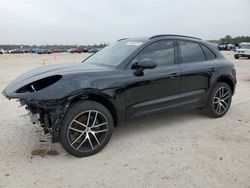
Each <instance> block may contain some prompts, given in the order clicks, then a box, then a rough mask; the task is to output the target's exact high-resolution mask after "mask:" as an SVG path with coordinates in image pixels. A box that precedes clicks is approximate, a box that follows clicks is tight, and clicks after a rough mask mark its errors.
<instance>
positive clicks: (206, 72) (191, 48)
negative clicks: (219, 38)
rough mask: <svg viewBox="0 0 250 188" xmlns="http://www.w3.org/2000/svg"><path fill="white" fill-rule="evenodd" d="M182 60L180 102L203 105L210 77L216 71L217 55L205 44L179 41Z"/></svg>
mask: <svg viewBox="0 0 250 188" xmlns="http://www.w3.org/2000/svg"><path fill="white" fill-rule="evenodd" d="M178 44H179V45H178V52H179V53H178V54H179V62H180V70H181V75H180V103H183V104H185V105H186V106H187V107H188V104H190V106H192V107H193V106H195V107H199V106H202V105H203V104H204V102H205V99H206V93H207V91H208V88H209V83H210V78H211V76H212V74H213V73H214V72H215V71H216V65H217V64H216V59H215V55H214V54H213V53H212V51H210V50H209V49H208V48H207V47H206V46H204V45H203V44H199V43H197V42H193V41H185V40H179V41H178Z"/></svg>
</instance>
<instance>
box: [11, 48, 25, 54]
mask: <svg viewBox="0 0 250 188" xmlns="http://www.w3.org/2000/svg"><path fill="white" fill-rule="evenodd" d="M9 53H10V54H22V53H23V51H22V50H21V49H14V50H9Z"/></svg>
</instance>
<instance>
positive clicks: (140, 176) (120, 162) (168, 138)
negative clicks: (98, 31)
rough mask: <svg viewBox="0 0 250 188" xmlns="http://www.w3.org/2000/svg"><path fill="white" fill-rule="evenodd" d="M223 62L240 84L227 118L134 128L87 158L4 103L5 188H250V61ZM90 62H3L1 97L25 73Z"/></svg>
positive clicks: (118, 132) (181, 117)
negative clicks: (232, 68)
mask: <svg viewBox="0 0 250 188" xmlns="http://www.w3.org/2000/svg"><path fill="white" fill-rule="evenodd" d="M224 55H225V56H226V57H227V58H229V59H231V60H232V61H233V62H234V63H235V66H236V69H237V76H238V85H237V89H236V94H235V95H234V97H233V102H232V106H231V109H230V110H229V112H228V114H227V115H226V116H225V117H223V118H220V119H211V118H208V117H206V116H203V115H201V114H200V113H199V112H197V111H190V112H184V113H179V114H174V115H173V114H171V115H170V114H159V115H156V116H154V117H151V118H144V119H138V120H134V121H131V122H129V123H127V124H126V125H124V126H120V127H118V128H116V129H115V131H114V135H113V137H112V138H111V141H110V143H109V144H108V145H107V147H106V148H105V149H104V150H103V151H102V152H100V153H98V154H96V155H94V156H92V157H88V158H81V159H79V158H74V157H72V156H70V155H68V154H66V152H64V150H63V149H62V147H61V146H60V145H59V144H51V143H50V139H49V137H48V136H47V137H45V136H43V134H42V132H40V130H41V128H40V127H39V126H34V125H32V124H31V123H29V121H28V118H25V117H22V116H21V115H23V114H25V113H26V111H25V110H24V109H23V108H18V106H19V104H18V103H17V102H16V101H8V100H6V99H5V98H4V97H3V96H2V95H0V123H1V131H0V187H3V188H5V187H24V188H27V187H34V186H37V187H97V186H100V187H108V188H110V187H116V188H117V187H250V115H249V112H250V60H247V59H245V60H244V59H240V60H237V61H236V60H234V59H233V53H232V52H225V53H224ZM86 56H87V54H76V55H71V54H57V55H54V54H53V55H26V54H23V55H6V54H5V55H0V91H2V90H3V89H4V88H5V87H6V85H7V84H8V83H10V82H11V81H12V80H13V79H14V78H16V77H17V76H18V75H20V74H21V73H23V72H26V71H27V70H30V69H32V68H35V67H38V66H44V65H49V64H55V63H70V62H79V61H80V60H82V59H84V58H85V57H86Z"/></svg>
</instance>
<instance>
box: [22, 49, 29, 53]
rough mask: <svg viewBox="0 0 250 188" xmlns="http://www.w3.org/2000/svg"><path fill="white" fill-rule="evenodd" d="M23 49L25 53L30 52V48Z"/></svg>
mask: <svg viewBox="0 0 250 188" xmlns="http://www.w3.org/2000/svg"><path fill="white" fill-rule="evenodd" d="M22 51H23V53H29V51H30V50H29V49H23V50H22Z"/></svg>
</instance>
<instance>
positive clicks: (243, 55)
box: [234, 54, 250, 57]
mask: <svg viewBox="0 0 250 188" xmlns="http://www.w3.org/2000/svg"><path fill="white" fill-rule="evenodd" d="M234 57H250V55H247V54H234Z"/></svg>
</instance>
